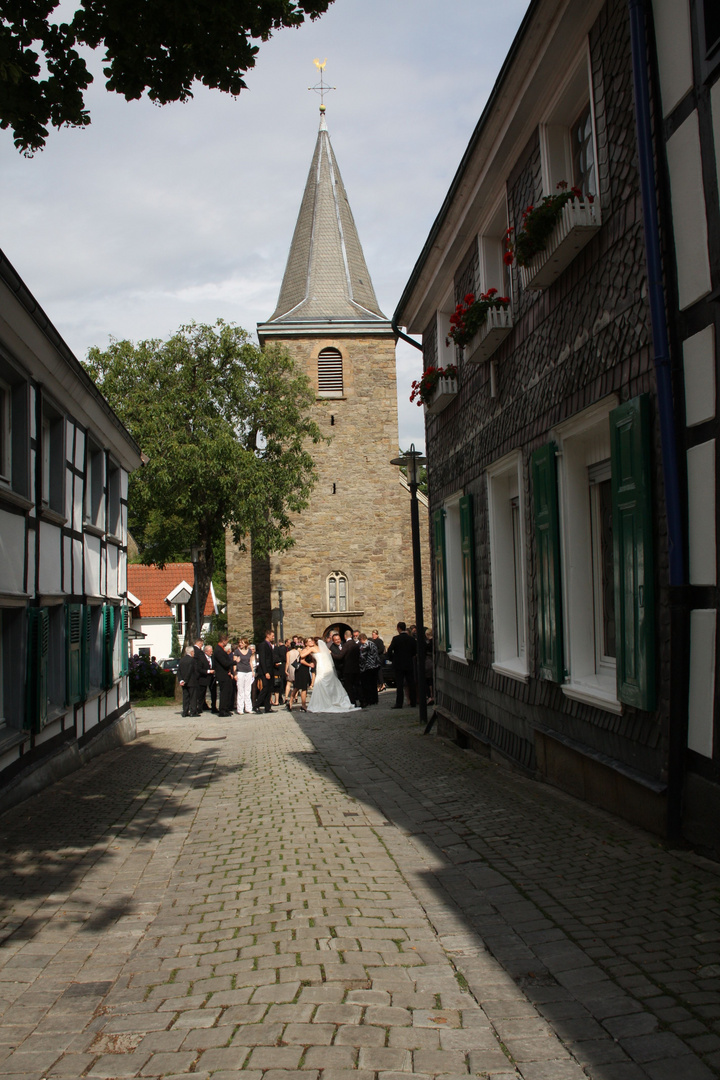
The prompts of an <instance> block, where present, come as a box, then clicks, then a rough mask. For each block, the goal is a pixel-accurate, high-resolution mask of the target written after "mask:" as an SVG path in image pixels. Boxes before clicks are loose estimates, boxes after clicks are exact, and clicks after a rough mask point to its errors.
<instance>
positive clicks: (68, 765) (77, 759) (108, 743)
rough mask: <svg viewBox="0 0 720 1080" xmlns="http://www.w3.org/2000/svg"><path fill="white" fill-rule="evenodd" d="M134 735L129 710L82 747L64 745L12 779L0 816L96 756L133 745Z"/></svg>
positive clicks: (0, 801) (1, 796)
mask: <svg viewBox="0 0 720 1080" xmlns="http://www.w3.org/2000/svg"><path fill="white" fill-rule="evenodd" d="M136 735H137V720H136V718H135V713H134V712H133V710H132V709H128V710H127V711H126V712H124V713H123V714H122V716H119V717H118V718H117V720H114V721H113V722H112V723H110V724H108V725H107V727H104V728H102V730H100V731H98V733H97V734H96V735H94V736H93V737H92V738H91V739H88V740H87V741H83V745H82V746H81V745H80V743H79V742H78V740H77V739H73V740H72V741H71V742H68V743H65V744H64V745H63V746H61V747H59V748H58V749H57V750H56V751H55V752H54V753H52V754H50V756H49V757H47V758H43V759H42V760H41V761H37V762H35V764H34V765H31V766H29V767H28V768H27V769H26V770H25V771H24V772H21V773H19V774H18V775H17V776H15V777H13V779H12V780H11V781H10V783H9V784H8V785H7V787H5V788H4V789H3V791H2V792H0V813H2V812H3V811H5V810H9V809H10V808H11V807H13V806H16V805H17V804H18V803H21V802H24V801H25V799H29V798H30V796H31V795H36V794H37V793H38V792H39V791H42V790H43V788H46V787H49V786H50V784H54V783H55V782H56V781H57V780H62V779H63V777H65V776H68V775H69V774H70V773H72V772H75V770H76V769H80V768H82V766H83V765H87V763H88V762H89V761H92V759H93V758H94V757H97V756H98V754H104V753H105V752H106V751H107V750H112V749H114V748H115V747H116V746H121V745H122V744H123V743H128V742H132V740H133V739H134V738H135V737H136Z"/></svg>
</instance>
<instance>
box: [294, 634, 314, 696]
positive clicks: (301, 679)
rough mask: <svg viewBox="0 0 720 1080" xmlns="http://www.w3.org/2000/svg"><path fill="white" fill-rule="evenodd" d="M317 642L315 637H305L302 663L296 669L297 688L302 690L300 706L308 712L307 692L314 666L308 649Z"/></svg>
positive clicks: (301, 655) (301, 657)
mask: <svg viewBox="0 0 720 1080" xmlns="http://www.w3.org/2000/svg"><path fill="white" fill-rule="evenodd" d="M315 644H316V642H315V639H314V638H305V648H304V649H303V650H302V651H301V653H300V663H299V664H298V667H297V670H296V671H295V690H296V691H297V690H299V691H300V708H301V709H302V711H303V712H307V692H308V687H309V686H310V676H311V674H312V668H313V657H312V653H309V652H308V649H309V648H310V647H311V646H313V645H315Z"/></svg>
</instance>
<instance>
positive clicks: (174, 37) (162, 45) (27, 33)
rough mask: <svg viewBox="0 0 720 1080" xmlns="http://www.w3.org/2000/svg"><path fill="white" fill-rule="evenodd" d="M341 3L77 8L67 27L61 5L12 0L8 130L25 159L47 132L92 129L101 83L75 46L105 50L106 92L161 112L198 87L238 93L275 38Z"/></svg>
mask: <svg viewBox="0 0 720 1080" xmlns="http://www.w3.org/2000/svg"><path fill="white" fill-rule="evenodd" d="M332 2H333V0H79V5H78V7H77V10H76V11H75V13H74V14H73V16H72V18H71V19H69V21H67V22H55V21H53V15H54V14H55V12H56V10H57V8H58V6H59V0H5V2H4V3H3V4H2V11H1V12H0V127H2V128H8V127H10V128H12V131H13V134H14V138H15V145H16V146H17V147H18V149H20V150H23V151H25V152H26V153H31V154H32V153H34V151H36V150H40V149H42V147H43V146H44V145H45V140H46V139H47V136H48V128H47V125H48V124H52V125H53V126H54V127H57V128H59V127H62V126H64V125H68V126H71V127H84V126H86V125H87V124H89V123H90V114H89V113H88V111H87V109H86V108H85V97H84V91H85V90H87V88H88V86H89V85H90V83H91V82H92V81H93V77H92V75H91V74H90V72H89V71H88V68H87V64H86V63H85V60H84V58H83V57H82V56H81V55H80V53H79V52H78V51H77V46H83V45H85V46H89V47H90V48H91V49H97V48H100V47H101V46H102V47H104V49H105V54H104V61H105V65H106V66H105V67H104V68H103V74H104V75H105V76H106V78H107V82H106V86H107V88H108V90H114V91H116V92H117V93H118V94H123V95H124V97H125V98H126V99H127V100H128V101H131V100H133V99H135V98H139V97H142V95H143V93H144V92H145V91H146V90H147V92H148V97H149V98H150V100H151V101H154V102H156V103H157V104H158V105H166V104H167V103H168V102H170V101H187V99H188V98H190V97H192V90H191V87H192V84H193V82H194V81H195V80H199V81H200V82H202V83H204V85H205V86H208V87H210V88H212V89H219V90H224V91H225V92H226V93H228V94H233V95H236V94H239V93H240V91H241V90H243V89H244V88H245V85H246V84H245V82H244V81H243V78H242V75H243V74H244V73H245V72H246V71H247V70H248V69H249V68H252V67H254V66H255V57H256V55H257V53H258V46H257V45H256V44H253V41H267V40H268V38H269V37H271V36H272V33H273V31H274V30H280V29H282V28H283V27H286V26H300V25H301V24H302V23H303V22H304V21H305V18H306V16H307V17H309V18H311V19H317V18H319V16H320V15H322V14H323V13H324V12H325V11H327V9H328V7H329V5H330V4H331V3H332Z"/></svg>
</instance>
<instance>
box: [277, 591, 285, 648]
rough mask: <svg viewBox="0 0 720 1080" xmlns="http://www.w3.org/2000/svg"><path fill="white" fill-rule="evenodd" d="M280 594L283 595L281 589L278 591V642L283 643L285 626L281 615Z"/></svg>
mask: <svg viewBox="0 0 720 1080" xmlns="http://www.w3.org/2000/svg"><path fill="white" fill-rule="evenodd" d="M282 594H283V591H282V589H278V613H279V622H280V640H281V641H284V640H285V624H284V622H283V615H284V613H283V606H282Z"/></svg>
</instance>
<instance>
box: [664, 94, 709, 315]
mask: <svg viewBox="0 0 720 1080" xmlns="http://www.w3.org/2000/svg"><path fill="white" fill-rule="evenodd" d="M667 161H668V169H669V172H670V197H671V201H672V216H673V234H674V238H675V260H676V264H677V276H678V297H679V303H680V308H681V310H684V309H685V308H686V307H689V306H690V304H694V303H695V301H696V300H700V299H701V298H702V297H703V296H707V294H708V293H709V292H710V290H711V288H712V282H711V278H710V259H709V255H708V229H707V214H706V211H705V189H704V186H703V178H702V159H701V156H700V130H699V126H698V114H697V111H694V112H692V113H690V115H689V116H688V118H687V120H685V121H683V123H682V124H681V125H680V126H679V127H678V128H677V130H676V131H675V132H674V133H673V134H672V135H671V136H670V138H669V139H668V141H667Z"/></svg>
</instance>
